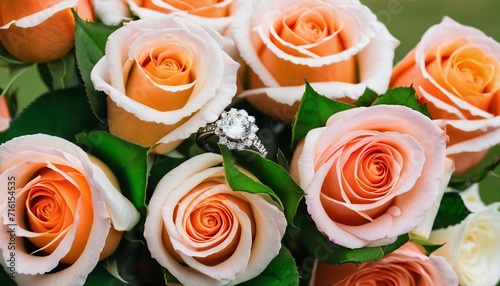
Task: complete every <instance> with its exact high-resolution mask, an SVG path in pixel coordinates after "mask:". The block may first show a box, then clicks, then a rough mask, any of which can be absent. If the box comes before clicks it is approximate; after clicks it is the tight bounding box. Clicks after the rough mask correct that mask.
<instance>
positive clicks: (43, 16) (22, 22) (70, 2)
mask: <svg viewBox="0 0 500 286" xmlns="http://www.w3.org/2000/svg"><path fill="white" fill-rule="evenodd" d="M78 1H79V0H61V1H58V2H57V3H56V4H55V5H54V6H52V7H49V8H47V9H45V10H42V11H39V12H36V13H34V14H31V15H29V16H26V17H23V18H21V19H17V20H12V21H10V22H8V23H5V24H4V25H3V26H1V27H0V29H8V28H10V26H11V25H16V26H17V27H20V28H30V27H34V26H37V25H39V24H40V23H42V22H44V21H45V20H47V19H49V18H50V17H52V16H53V15H54V14H56V13H57V12H59V11H62V10H66V9H68V8H72V7H75V6H76V4H77V3H78Z"/></svg>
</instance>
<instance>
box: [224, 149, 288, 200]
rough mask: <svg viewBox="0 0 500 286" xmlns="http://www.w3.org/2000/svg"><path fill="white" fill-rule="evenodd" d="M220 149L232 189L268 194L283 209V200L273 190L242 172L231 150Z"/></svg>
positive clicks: (227, 178)
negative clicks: (235, 162) (233, 158)
mask: <svg viewBox="0 0 500 286" xmlns="http://www.w3.org/2000/svg"><path fill="white" fill-rule="evenodd" d="M219 147H220V150H221V154H222V159H223V165H224V172H225V176H226V180H227V183H228V184H229V186H230V187H231V189H233V190H235V191H240V192H247V193H251V194H267V195H269V196H270V197H271V198H272V199H273V200H274V201H276V202H277V203H278V204H279V205H280V206H282V207H283V204H282V202H281V200H280V199H279V197H278V196H277V195H276V194H275V193H274V192H273V190H271V189H270V188H269V187H268V186H266V185H264V184H262V183H261V182H259V181H256V180H254V179H253V178H251V177H250V176H248V175H247V174H245V173H243V172H242V171H240V170H239V169H238V168H237V167H236V165H235V164H234V162H233V160H232V158H231V152H230V151H229V149H228V148H227V147H226V146H224V145H219Z"/></svg>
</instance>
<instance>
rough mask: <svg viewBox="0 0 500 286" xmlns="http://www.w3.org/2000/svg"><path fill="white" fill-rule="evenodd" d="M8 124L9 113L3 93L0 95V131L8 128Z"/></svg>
mask: <svg viewBox="0 0 500 286" xmlns="http://www.w3.org/2000/svg"><path fill="white" fill-rule="evenodd" d="M9 126H10V113H9V107H8V106H7V101H6V99H5V95H3V94H2V95H0V132H3V131H5V130H7V129H9Z"/></svg>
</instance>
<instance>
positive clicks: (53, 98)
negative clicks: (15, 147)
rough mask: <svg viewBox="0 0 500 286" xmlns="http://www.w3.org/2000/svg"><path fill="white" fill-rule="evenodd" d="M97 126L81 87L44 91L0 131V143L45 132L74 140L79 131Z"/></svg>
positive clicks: (97, 123)
mask: <svg viewBox="0 0 500 286" xmlns="http://www.w3.org/2000/svg"><path fill="white" fill-rule="evenodd" d="M98 127H99V121H98V120H97V119H96V118H95V117H94V116H93V115H92V111H91V110H90V108H89V105H88V102H87V98H86V97H85V92H84V90H83V87H81V86H80V87H72V88H69V89H61V90H57V91H53V92H48V93H45V94H43V95H42V96H40V97H38V98H37V99H36V100H35V101H34V102H32V103H31V104H30V105H29V106H28V107H26V108H25V109H24V110H23V112H22V113H21V114H20V115H19V116H18V117H16V118H14V119H13V120H12V121H11V124H10V128H9V129H8V130H7V131H5V132H3V133H0V142H5V141H7V140H10V139H12V138H14V137H17V136H21V135H27V134H36V133H45V134H50V135H54V136H58V137H62V138H64V139H67V140H69V141H74V138H75V135H76V134H78V133H80V132H82V130H92V129H97V128H98Z"/></svg>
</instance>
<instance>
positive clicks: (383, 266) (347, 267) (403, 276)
mask: <svg viewBox="0 0 500 286" xmlns="http://www.w3.org/2000/svg"><path fill="white" fill-rule="evenodd" d="M309 285H311V286H349V285H419V286H432V285H443V286H456V285H458V279H457V275H456V274H455V272H454V271H453V269H452V268H451V265H450V264H448V263H447V262H446V260H445V259H444V258H442V257H434V256H432V257H428V256H426V255H425V254H424V253H423V252H422V251H421V249H420V248H419V247H418V246H417V245H415V244H413V243H411V242H409V243H407V244H405V245H403V246H402V247H400V248H398V249H397V250H396V251H394V252H392V253H390V254H388V255H386V256H384V258H382V259H381V260H380V261H371V262H366V263H362V264H360V265H359V266H357V265H355V264H353V263H346V264H341V265H330V264H326V263H323V262H316V263H315V265H314V269H313V277H312V279H311V281H310V283H309Z"/></svg>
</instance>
